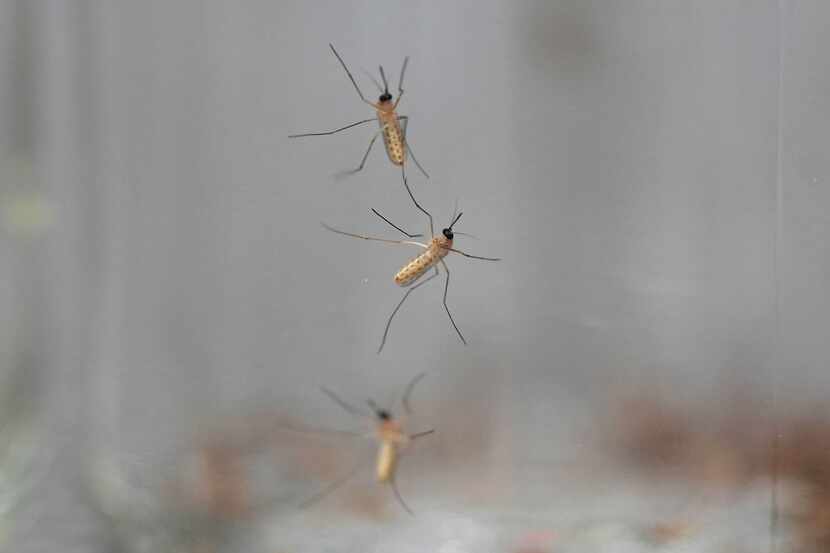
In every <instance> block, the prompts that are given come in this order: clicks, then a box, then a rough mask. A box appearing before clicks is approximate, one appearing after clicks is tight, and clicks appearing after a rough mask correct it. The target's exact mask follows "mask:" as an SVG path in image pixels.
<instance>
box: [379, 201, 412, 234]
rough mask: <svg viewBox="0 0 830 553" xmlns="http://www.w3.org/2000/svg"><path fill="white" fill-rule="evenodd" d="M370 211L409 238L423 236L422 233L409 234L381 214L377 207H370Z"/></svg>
mask: <svg viewBox="0 0 830 553" xmlns="http://www.w3.org/2000/svg"><path fill="white" fill-rule="evenodd" d="M372 213H374V214H375V215H377V216H378V217H380V218H381V219H383V220H384V221H386V222H387V223H389V226H391V227H392V228H394V229H395V230H399V231H401V232H402V233H403V234H405V235H406V236H407V237H409V238H419V237H421V236H423V234H410V233H408V232H406V231H405V230H404V229H402V228H401V227H399V226H398V225H396V224H395V223H393V222H392V221H390V220H389V219H387V218H386V217H384V216H383V215H381V214H380V212H379V211H378V210H377V209H375V208H374V207H373V208H372Z"/></svg>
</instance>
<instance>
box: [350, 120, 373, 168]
mask: <svg viewBox="0 0 830 553" xmlns="http://www.w3.org/2000/svg"><path fill="white" fill-rule="evenodd" d="M378 136H380V131H378V132H376V133H375V136H373V137H372V140H370V141H369V147H368V148H366V153H365V154H363V159H361V160H360V165H358V166H357V169H353V170H351V171H349V173H351V174H354V173H358V172H360V171H362V170H363V166H364V165H366V159H367V158H368V157H369V152H371V151H372V146H374V145H375V140H377V139H378Z"/></svg>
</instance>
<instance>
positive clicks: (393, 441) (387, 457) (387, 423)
mask: <svg viewBox="0 0 830 553" xmlns="http://www.w3.org/2000/svg"><path fill="white" fill-rule="evenodd" d="M424 376H426V373H420V374H418V375H417V376H416V377H415V378H413V379H412V380H410V381H409V384H407V385H406V388H405V389H404V393H403V396H402V397H401V406H402V407H403V410H404V413H405V416H411V415H412V407H411V406H410V403H409V399H410V396H411V395H412V390H414V388H415V385H416V384H418V382H420V381H421V379H423V378H424ZM321 390H322V391H323V393H324V394H326V395H327V396H329V398H331V400H332V401H334V402H335V403H336V404H337V405H339V406H340V407H342V408H343V410H345V411H346V412H347V413H349V414H350V415H354V416H358V417H364V418H368V419H370V420H373V421H374V422H375V425H376V426H375V431H374V433H373V435H374V438H375V439H376V440H377V442H378V454H377V461H376V463H375V479H376V480H377V481H378V482H380V483H384V484H389V485H390V487H391V488H392V492H393V493H394V494H395V499H397V500H398V503H400V504H401V506H402V507H403V508H404V510H406V512H407V513H409V514H410V515H413V516H414V514H415V513H414V512H413V511H412V509H410V508H409V505H407V503H406V501H404V499H403V497H402V496H401V493H400V491H399V490H398V485H397V483H396V480H395V476H396V470H397V467H398V460H399V456H400V455H401V453H402V452H403V450H404V449H405V448H406V447H407V446H408V445H409V444H410V443H412V442H414V441H415V440H417V439H418V438H422V437H424V436H428V435H429V434H432V433H433V432H435V429H434V428H431V429H429V430H424V431H422V432H417V433H415V434H407V433H406V432H405V431H404V428H403V427H404V424H403V420H401V419H396V418H395V416H394V415H393V414H392V411H390V410H388V409H383V408H381V407H379V406H378V405H377V403H375V402H374V401H373V400H371V399H369V400H367V401H366V404H367V405H368V407H369V410H366V409H361V408H359V407H356V406H354V405H351V404H349V403H347V402H345V401H344V400H342V399H341V398H340V397H339V396H338V395H337V394H335V393H334V392H332V391H331V390H329V389H328V388H321ZM363 467H364V465H363V463H361V464H359V465H358V466H356V467H355V468H354V469H353V470H351V471H350V472H349V473H347V474H346V475H345V476H343V477H342V478H340V479H339V480H336V481H334V482H332V483H331V484H329V485H328V486H326V487H325V488H324V489H323V490H322V491H320V492H318V493H317V494H315V495H314V496H312V497H311V498H309V499H307V500H306V501H304V502H303V503H302V505H301V507H303V508H305V507H309V506H310V505H312V504H314V503H317V502H318V501H320V500H321V499H323V498H324V497H326V496H327V495H329V494H330V493H332V492H333V491H335V490H336V489H338V488H339V487H340V486H342V485H343V484H345V483H346V482H347V481H348V480H349V479H351V477H352V476H354V475H355V474H356V473H358V472H359V471H360V470H361V469H363Z"/></svg>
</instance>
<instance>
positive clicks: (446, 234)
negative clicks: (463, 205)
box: [441, 212, 464, 240]
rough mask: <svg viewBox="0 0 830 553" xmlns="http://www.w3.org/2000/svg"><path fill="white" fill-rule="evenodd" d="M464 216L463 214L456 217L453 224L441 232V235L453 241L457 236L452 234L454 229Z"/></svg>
mask: <svg viewBox="0 0 830 553" xmlns="http://www.w3.org/2000/svg"><path fill="white" fill-rule="evenodd" d="M462 215H464V213H463V212H462V213H459V214H458V215H456V216H455V219H453V220H452V222H451V223H450V226H448V227H447V228H445V229H444V230H442V231H441V234H443V235H444V238H446V239H447V240H452V239H453V237H454V236H455V235H454V234H453V232H452V227H453V226H454V225H455V224H456V223H457V222H458V220H459V219H461V216H462Z"/></svg>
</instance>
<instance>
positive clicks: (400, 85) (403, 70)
mask: <svg viewBox="0 0 830 553" xmlns="http://www.w3.org/2000/svg"><path fill="white" fill-rule="evenodd" d="M407 64H409V56H406V57H405V58H404V59H403V65H402V66H401V78H400V79H398V96H400V95H401V94H403V75H404V73H406V66H407Z"/></svg>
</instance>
